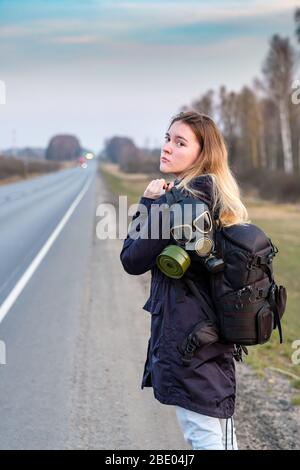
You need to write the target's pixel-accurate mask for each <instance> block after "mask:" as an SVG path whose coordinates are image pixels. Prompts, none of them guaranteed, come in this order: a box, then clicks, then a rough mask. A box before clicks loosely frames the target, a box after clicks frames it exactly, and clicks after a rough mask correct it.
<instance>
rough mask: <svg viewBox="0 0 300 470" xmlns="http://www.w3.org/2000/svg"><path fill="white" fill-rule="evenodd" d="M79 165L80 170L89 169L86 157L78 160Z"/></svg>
mask: <svg viewBox="0 0 300 470" xmlns="http://www.w3.org/2000/svg"><path fill="white" fill-rule="evenodd" d="M78 165H79V166H80V168H87V162H86V159H85V157H79V158H78Z"/></svg>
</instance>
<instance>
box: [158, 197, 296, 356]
mask: <svg viewBox="0 0 300 470" xmlns="http://www.w3.org/2000/svg"><path fill="white" fill-rule="evenodd" d="M166 196H167V203H168V205H172V204H174V203H176V202H177V201H178V200H179V199H181V198H182V193H181V192H180V191H179V190H177V189H176V188H173V189H172V190H171V191H170V192H168V193H166ZM211 216H212V220H214V250H213V252H212V254H211V256H210V257H209V259H207V260H204V264H205V265H206V267H213V266H216V269H209V270H208V272H209V276H210V286H211V295H212V300H213V303H214V306H215V312H216V316H215V317H213V318H210V319H209V320H211V322H212V323H216V322H217V324H218V330H219V335H220V338H221V340H224V341H225V342H230V343H234V344H236V345H237V346H238V349H237V351H238V354H237V356H238V357H237V360H241V355H242V352H241V349H243V350H244V352H246V353H247V348H245V346H251V345H255V344H263V343H266V342H267V341H268V340H269V339H270V337H271V334H272V331H273V330H274V329H275V328H278V331H279V337H280V343H282V328H281V318H282V315H283V313H284V311H285V308H286V301H287V292H286V288H285V287H284V286H281V285H280V286H278V285H277V284H276V282H275V280H274V276H273V265H272V261H273V257H274V256H275V255H276V253H278V248H277V247H276V246H274V245H273V243H272V241H271V239H270V238H269V237H268V236H267V235H266V234H265V232H264V231H263V230H261V229H260V228H259V227H257V226H256V225H254V224H250V223H245V224H235V225H232V226H230V227H221V226H220V224H219V223H218V212H216V213H215V214H211ZM220 260H223V262H224V263H220V262H219V261H220ZM207 261H209V263H208V262H207ZM194 276H195V275H194ZM184 278H185V279H183V280H184V281H185V282H186V283H187V284H188V286H189V287H190V288H191V290H193V292H194V294H195V295H196V296H199V295H200V296H201V293H200V292H199V291H198V293H197V291H196V287H195V283H193V281H192V279H191V278H190V276H189V273H188V271H187V273H186V275H185V276H184Z"/></svg>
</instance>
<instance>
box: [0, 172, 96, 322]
mask: <svg viewBox="0 0 300 470" xmlns="http://www.w3.org/2000/svg"><path fill="white" fill-rule="evenodd" d="M92 179H93V177H91V178H90V179H89V180H88V181H87V182H86V184H85V185H84V187H83V188H82V190H81V191H80V193H79V194H78V196H77V197H76V199H74V201H73V202H72V204H71V205H70V207H69V209H68V210H67V212H66V213H65V215H64V216H63V218H62V219H61V221H60V222H59V223H58V224H57V226H56V228H55V229H54V230H53V232H52V234H51V235H50V237H49V238H48V240H47V241H46V243H45V244H44V246H43V247H42V248H41V249H40V251H39V252H38V254H37V255H36V257H35V258H34V259H33V261H32V262H31V263H30V265H29V266H28V268H27V269H26V271H25V272H24V274H23V275H22V276H21V278H20V279H19V280H18V282H17V284H16V285H15V286H14V288H13V289H12V290H11V291H10V293H9V294H8V296H7V297H6V299H5V300H4V302H3V303H2V304H1V306H0V323H1V322H2V320H3V318H4V317H5V316H6V315H7V313H8V312H9V310H10V308H11V307H12V305H13V304H14V303H15V301H16V300H17V298H18V297H19V295H20V294H21V292H22V290H23V289H24V287H25V286H26V284H27V282H28V281H29V280H30V278H31V277H32V276H33V274H34V272H35V271H36V269H37V268H38V266H39V264H40V263H41V262H42V260H43V259H44V258H45V256H46V254H47V253H48V251H49V250H50V248H51V246H52V245H53V243H54V242H55V240H56V239H57V237H58V235H59V234H60V232H61V231H62V229H63V228H64V226H65V225H66V223H67V222H68V220H69V218H70V217H71V215H72V214H73V212H74V211H75V209H76V207H77V206H78V204H79V203H80V201H81V199H82V198H83V196H84V195H85V193H86V192H87V190H88V189H89V186H90V184H91V182H92Z"/></svg>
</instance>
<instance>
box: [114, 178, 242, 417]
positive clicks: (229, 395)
mask: <svg viewBox="0 0 300 470" xmlns="http://www.w3.org/2000/svg"><path fill="white" fill-rule="evenodd" d="M191 183H192V186H193V187H195V188H196V189H197V190H200V191H201V192H202V194H203V197H201V200H202V201H204V202H205V203H206V204H207V205H208V206H209V208H210V209H212V204H213V199H212V198H213V196H212V181H211V177H210V176H209V175H201V176H198V177H196V178H194V179H193V180H192V182H191ZM139 203H140V204H143V205H144V206H146V208H147V211H148V224H149V225H150V224H151V211H150V208H151V206H152V205H153V204H163V203H166V196H165V195H162V196H161V197H160V198H158V199H156V200H154V199H150V198H146V197H141V199H140V201H139ZM138 215H139V211H138V212H137V213H136V214H135V216H134V217H136V216H138ZM134 217H133V219H134ZM170 243H171V240H170V239H163V238H162V236H160V237H159V239H151V238H148V239H142V238H137V239H134V238H131V237H130V235H129V234H128V235H127V238H126V240H124V244H123V248H122V251H121V254H120V259H121V262H122V265H123V267H124V269H125V271H126V272H127V273H129V274H133V275H139V274H143V273H145V272H147V271H149V270H151V288H150V297H149V298H148V300H147V302H146V303H145V305H144V306H143V309H144V310H146V311H148V312H149V313H150V314H151V335H150V338H149V342H148V350H147V358H146V362H145V367H144V373H143V378H142V383H141V388H142V389H143V388H144V387H153V392H154V396H155V398H156V399H157V400H159V401H160V402H161V403H164V404H166V405H178V406H181V407H183V408H186V409H188V410H192V411H195V412H198V413H201V414H204V415H207V416H213V417H217V418H229V417H231V416H232V415H233V413H234V405H235V394H236V382H235V364H234V358H233V352H234V345H232V344H223V343H220V342H217V343H214V344H210V345H206V346H202V347H200V348H199V349H197V350H196V352H195V355H194V357H193V358H192V360H191V363H190V365H189V366H185V365H183V364H182V361H181V354H180V352H179V350H178V346H180V345H181V344H182V342H183V340H184V339H185V338H186V337H187V335H188V334H189V333H190V332H191V331H192V330H193V327H194V326H195V325H196V324H197V323H198V322H200V321H201V320H205V319H206V315H205V312H207V311H208V310H209V309H212V310H213V309H214V307H213V304H212V300H211V295H210V285H209V279H208V272H207V271H206V269H205V267H204V266H202V267H201V266H200V265H199V267H197V287H198V289H199V290H200V291H201V294H202V295H201V297H202V300H200V299H198V298H196V297H195V296H194V295H193V294H192V293H191V292H190V291H189V290H188V288H186V287H184V286H183V285H182V284H181V283H179V282H178V280H176V279H171V278H169V277H167V276H166V275H165V274H163V273H162V272H161V271H160V270H159V269H158V267H157V266H156V257H157V255H158V254H159V253H161V252H162V250H163V249H164V248H165V247H166V246H167V245H168V244H170Z"/></svg>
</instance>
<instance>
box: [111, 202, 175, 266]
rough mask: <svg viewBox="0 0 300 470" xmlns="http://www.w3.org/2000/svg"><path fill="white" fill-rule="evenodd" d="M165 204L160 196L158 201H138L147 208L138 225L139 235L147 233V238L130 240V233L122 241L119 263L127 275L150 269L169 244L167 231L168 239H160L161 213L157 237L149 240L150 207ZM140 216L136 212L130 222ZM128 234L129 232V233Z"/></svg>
mask: <svg viewBox="0 0 300 470" xmlns="http://www.w3.org/2000/svg"><path fill="white" fill-rule="evenodd" d="M163 203H166V198H165V195H162V196H161V197H160V198H158V199H149V198H146V197H142V198H141V199H140V201H139V204H143V205H144V206H145V207H146V208H147V214H146V217H144V219H142V220H141V223H140V224H139V225H140V227H139V230H138V229H137V231H139V232H140V235H141V234H142V232H144V233H145V231H147V232H148V238H142V237H141V236H140V237H138V238H131V236H130V233H128V235H127V238H126V239H125V240H124V243H123V248H122V251H121V253H120V259H121V263H122V265H123V268H124V269H125V271H126V272H127V273H128V274H136V275H137V274H143V273H145V272H146V271H149V270H150V269H152V268H153V267H154V266H155V264H156V257H157V255H159V253H161V251H162V250H163V249H164V248H165V247H166V246H167V245H168V244H170V234H169V231H168V238H166V237H164V238H163V237H162V235H163V212H162V211H159V212H158V219H157V220H158V221H159V227H158V237H156V238H151V233H150V228H151V219H152V217H153V216H154V214H153V213H152V211H151V207H152V206H155V205H160V204H163ZM139 215H140V211H139V210H138V211H137V212H136V214H135V215H134V216H133V218H132V221H133V220H134V219H135V218H136V217H138V216H139ZM129 232H130V231H129Z"/></svg>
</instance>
